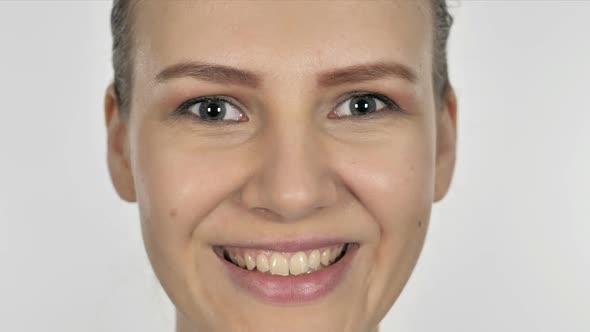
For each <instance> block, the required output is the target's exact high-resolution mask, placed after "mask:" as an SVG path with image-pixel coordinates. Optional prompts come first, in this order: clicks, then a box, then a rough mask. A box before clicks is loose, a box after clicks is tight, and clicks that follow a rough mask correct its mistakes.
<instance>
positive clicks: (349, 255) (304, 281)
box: [218, 244, 358, 304]
mask: <svg viewBox="0 0 590 332" xmlns="http://www.w3.org/2000/svg"><path fill="white" fill-rule="evenodd" d="M357 250H358V244H350V245H349V246H348V250H347V251H346V254H345V255H344V256H343V257H342V258H341V259H340V260H339V261H337V262H336V263H334V264H332V265H330V266H328V267H327V268H323V269H322V270H320V271H317V272H313V273H309V274H300V275H297V276H277V275H271V274H267V273H260V272H256V271H248V270H246V269H242V268H240V267H238V266H236V265H234V264H232V263H230V262H228V261H226V260H225V259H224V258H222V257H219V256H218V257H219V258H220V259H221V261H222V262H223V263H224V264H223V265H224V270H225V271H226V272H227V274H228V275H229V279H230V280H231V281H232V282H233V283H234V284H236V285H237V286H238V287H240V288H242V289H244V290H245V291H247V292H248V293H250V294H252V295H254V296H255V297H257V298H259V299H261V300H263V301H265V302H269V303H272V304H302V303H308V302H312V301H315V300H317V299H319V298H321V297H323V296H325V295H327V294H328V293H330V292H331V291H332V290H334V289H335V288H336V287H337V286H338V285H339V284H340V282H341V281H342V279H343V277H344V276H345V274H346V272H347V271H348V270H349V267H350V265H351V261H352V259H353V256H354V255H355V253H356V251H357Z"/></svg>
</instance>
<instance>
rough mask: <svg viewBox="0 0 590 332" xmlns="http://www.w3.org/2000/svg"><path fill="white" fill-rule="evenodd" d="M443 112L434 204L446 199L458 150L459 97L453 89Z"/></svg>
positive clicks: (440, 124) (437, 147) (439, 123)
mask: <svg viewBox="0 0 590 332" xmlns="http://www.w3.org/2000/svg"><path fill="white" fill-rule="evenodd" d="M442 108H443V109H442V110H437V113H438V114H437V115H436V116H437V117H438V119H437V131H436V132H437V134H436V136H437V137H436V170H435V172H436V175H435V176H436V178H435V188H434V202H438V201H440V200H441V199H443V198H444V197H445V195H446V194H447V191H448V190H449V186H450V184H451V179H452V178H453V173H454V170H455V159H456V150H457V97H456V95H455V91H454V90H453V88H452V87H449V90H448V93H447V94H446V96H445V99H444V101H443V105H442Z"/></svg>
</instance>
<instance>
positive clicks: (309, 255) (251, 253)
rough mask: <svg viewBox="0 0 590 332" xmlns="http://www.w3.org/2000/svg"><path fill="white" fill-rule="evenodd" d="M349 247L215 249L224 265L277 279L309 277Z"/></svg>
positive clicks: (344, 244) (336, 258) (341, 254)
mask: <svg viewBox="0 0 590 332" xmlns="http://www.w3.org/2000/svg"><path fill="white" fill-rule="evenodd" d="M350 245H351V244H350V243H342V244H339V245H333V246H327V247H322V248H316V249H309V250H300V251H297V252H282V251H273V250H256V249H245V248H239V247H218V248H216V253H217V255H218V256H220V257H222V258H223V259H224V260H225V261H227V262H229V263H231V264H233V265H235V266H237V267H239V268H241V269H244V270H248V271H252V272H258V273H265V274H270V275H279V276H289V275H291V276H297V275H300V274H310V273H315V272H318V271H321V270H323V269H325V268H328V267H329V266H331V265H332V264H335V263H336V262H338V261H339V260H340V259H342V257H344V255H346V253H347V252H348V248H349V246H350Z"/></svg>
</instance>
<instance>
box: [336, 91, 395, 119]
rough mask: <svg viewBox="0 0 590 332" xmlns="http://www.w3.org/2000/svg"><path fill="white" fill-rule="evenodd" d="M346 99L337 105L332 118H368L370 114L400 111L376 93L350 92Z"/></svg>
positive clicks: (392, 103)
mask: <svg viewBox="0 0 590 332" xmlns="http://www.w3.org/2000/svg"><path fill="white" fill-rule="evenodd" d="M347 97H350V98H348V99H346V100H345V101H344V102H343V103H341V104H339V105H338V108H337V109H336V111H335V113H336V115H335V116H332V117H336V118H343V117H350V116H368V115H372V113H381V112H387V111H401V108H400V107H399V106H398V105H397V104H396V103H395V102H393V101H391V100H390V99H389V98H387V97H385V96H382V95H380V94H377V93H359V92H352V93H350V94H348V95H347Z"/></svg>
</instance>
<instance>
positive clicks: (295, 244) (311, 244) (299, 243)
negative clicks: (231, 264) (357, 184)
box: [214, 238, 354, 252]
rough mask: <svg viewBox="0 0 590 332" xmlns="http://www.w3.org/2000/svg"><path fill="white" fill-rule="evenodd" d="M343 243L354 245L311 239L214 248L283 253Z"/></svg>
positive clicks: (337, 241)
mask: <svg viewBox="0 0 590 332" xmlns="http://www.w3.org/2000/svg"><path fill="white" fill-rule="evenodd" d="M343 243H354V241H347V240H345V239H323V238H309V239H305V240H303V239H302V240H292V239H289V240H285V241H267V242H264V241H257V242H256V243H235V244H228V243H227V244H223V245H215V246H214V248H219V247H238V248H244V249H253V250H271V251H282V252H295V251H306V250H312V249H316V248H322V247H329V246H334V245H338V244H343Z"/></svg>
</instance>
